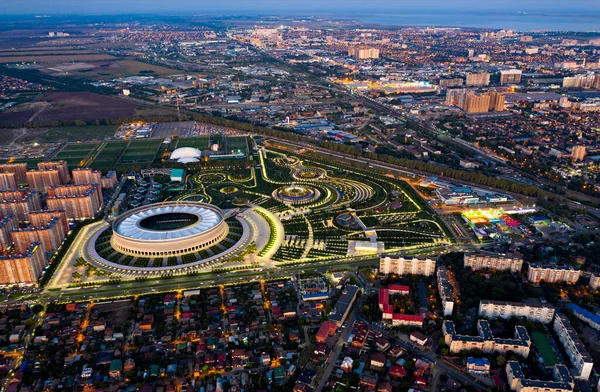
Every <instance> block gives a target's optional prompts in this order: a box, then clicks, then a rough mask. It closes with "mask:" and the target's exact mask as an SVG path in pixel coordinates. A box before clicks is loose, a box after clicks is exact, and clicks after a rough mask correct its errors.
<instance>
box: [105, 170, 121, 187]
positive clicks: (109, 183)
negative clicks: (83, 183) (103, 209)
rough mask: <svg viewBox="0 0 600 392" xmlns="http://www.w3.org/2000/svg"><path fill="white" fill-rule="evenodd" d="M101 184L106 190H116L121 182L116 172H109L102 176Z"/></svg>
mask: <svg viewBox="0 0 600 392" xmlns="http://www.w3.org/2000/svg"><path fill="white" fill-rule="evenodd" d="M101 182H102V188H104V189H112V188H114V187H115V186H116V185H117V183H118V182H119V180H118V178H117V172H116V171H114V170H111V171H109V172H108V173H106V175H105V176H102V179H101Z"/></svg>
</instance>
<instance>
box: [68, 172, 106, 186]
mask: <svg viewBox="0 0 600 392" xmlns="http://www.w3.org/2000/svg"><path fill="white" fill-rule="evenodd" d="M72 175H73V184H76V185H88V184H100V183H102V173H101V172H99V171H98V170H93V169H90V168H85V169H74V170H73V172H72Z"/></svg>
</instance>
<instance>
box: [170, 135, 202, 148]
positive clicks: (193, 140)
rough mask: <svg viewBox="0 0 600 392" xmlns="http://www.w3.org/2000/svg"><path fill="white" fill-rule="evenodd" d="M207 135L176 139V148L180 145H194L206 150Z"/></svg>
mask: <svg viewBox="0 0 600 392" xmlns="http://www.w3.org/2000/svg"><path fill="white" fill-rule="evenodd" d="M208 142H209V137H208V136H199V137H186V138H183V139H179V140H178V141H177V148H181V147H194V148H197V149H198V150H206V149H207V148H208V147H209V143H208Z"/></svg>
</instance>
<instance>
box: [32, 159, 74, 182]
mask: <svg viewBox="0 0 600 392" xmlns="http://www.w3.org/2000/svg"><path fill="white" fill-rule="evenodd" d="M37 167H38V170H39V171H46V170H56V171H58V174H59V177H60V183H61V184H66V183H68V182H69V181H70V180H71V178H70V176H69V165H68V164H67V161H58V162H39V163H38V164H37Z"/></svg>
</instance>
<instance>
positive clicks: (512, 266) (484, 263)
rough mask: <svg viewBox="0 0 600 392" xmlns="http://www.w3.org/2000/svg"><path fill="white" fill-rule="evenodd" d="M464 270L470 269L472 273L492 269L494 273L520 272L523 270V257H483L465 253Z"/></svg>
mask: <svg viewBox="0 0 600 392" xmlns="http://www.w3.org/2000/svg"><path fill="white" fill-rule="evenodd" d="M464 263H465V268H466V267H471V269H472V270H473V271H479V270H482V269H492V270H496V271H511V272H521V269H522V268H523V257H522V256H521V255H512V256H505V255H485V254H481V253H479V254H471V255H468V254H466V253H465V256H464Z"/></svg>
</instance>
